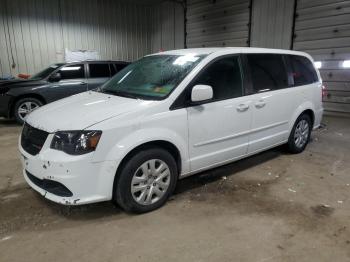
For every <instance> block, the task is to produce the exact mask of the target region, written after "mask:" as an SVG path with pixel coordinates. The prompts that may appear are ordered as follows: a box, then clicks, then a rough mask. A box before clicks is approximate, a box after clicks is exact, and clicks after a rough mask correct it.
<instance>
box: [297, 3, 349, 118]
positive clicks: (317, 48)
mask: <svg viewBox="0 0 350 262" xmlns="http://www.w3.org/2000/svg"><path fill="white" fill-rule="evenodd" d="M293 49H295V50H301V51H305V52H308V53H309V54H311V55H312V56H313V58H314V59H315V60H316V61H320V62H321V63H322V65H321V68H320V72H321V75H322V78H323V80H324V82H325V86H326V87H327V89H328V90H329V91H328V97H327V98H326V99H325V101H324V102H325V103H324V106H325V109H326V110H328V111H337V112H350V84H349V83H350V68H347V64H348V63H350V62H345V63H344V61H346V60H350V0H347V1H344V0H342V1H341V0H297V5H296V20H295V30H294V41H293Z"/></svg>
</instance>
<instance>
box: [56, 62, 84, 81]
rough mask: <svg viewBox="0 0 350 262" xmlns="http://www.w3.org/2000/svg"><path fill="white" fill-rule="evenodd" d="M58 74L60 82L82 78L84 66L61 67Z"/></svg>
mask: <svg viewBox="0 0 350 262" xmlns="http://www.w3.org/2000/svg"><path fill="white" fill-rule="evenodd" d="M58 73H60V74H61V80H65V79H77V78H84V77H85V71H84V64H76V65H69V66H65V67H62V68H61V69H60V70H59V71H58Z"/></svg>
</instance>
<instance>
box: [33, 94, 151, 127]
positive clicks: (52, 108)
mask: <svg viewBox="0 0 350 262" xmlns="http://www.w3.org/2000/svg"><path fill="white" fill-rule="evenodd" d="M152 103H155V101H145V100H139V99H132V98H124V97H119V96H113V95H108V94H103V93H98V92H94V91H90V92H84V93H81V94H78V95H74V96H71V97H68V98H65V99H62V100H58V101H56V102H53V103H51V104H48V105H45V106H43V107H41V108H39V109H37V110H35V111H34V112H32V113H31V114H30V115H28V117H27V119H26V122H27V123H28V124H30V125H31V126H33V127H35V128H38V129H41V130H44V131H47V132H50V133H53V132H56V131H60V130H82V129H85V128H87V127H90V126H92V125H94V124H96V123H99V122H102V121H104V120H107V119H109V118H112V117H116V116H119V115H122V114H126V113H129V112H132V111H136V110H142V111H143V110H144V109H145V108H146V107H148V106H149V105H150V104H152Z"/></svg>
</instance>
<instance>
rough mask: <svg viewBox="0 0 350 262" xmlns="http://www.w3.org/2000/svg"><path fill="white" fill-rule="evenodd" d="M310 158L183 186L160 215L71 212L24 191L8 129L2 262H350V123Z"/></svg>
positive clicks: (0, 165) (316, 136) (108, 209)
mask: <svg viewBox="0 0 350 262" xmlns="http://www.w3.org/2000/svg"><path fill="white" fill-rule="evenodd" d="M323 123H324V124H325V127H324V128H322V129H320V130H317V131H315V132H314V133H313V136H312V142H311V143H310V144H309V146H308V147H307V150H306V151H305V152H303V153H302V154H299V155H290V154H288V153H286V152H285V151H284V150H283V148H276V149H273V150H270V151H267V152H264V153H262V154H259V155H257V156H254V157H250V158H248V159H245V160H242V161H239V162H236V163H233V164H231V165H227V166H224V167H222V168H218V169H215V170H211V171H209V172H205V173H203V174H200V175H197V176H192V177H189V178H187V179H184V180H181V181H180V182H179V183H178V186H177V190H176V194H175V195H174V196H173V197H172V198H171V199H170V201H169V202H168V203H167V204H166V205H165V206H164V207H163V208H161V209H159V210H157V211H155V212H151V213H148V214H144V215H130V214H126V213H124V212H123V211H121V210H120V209H119V208H117V207H115V206H114V205H113V204H112V203H108V202H107V203H99V204H93V205H87V206H79V207H73V208H69V207H64V206H59V205H57V204H54V203H52V202H50V201H48V200H45V199H43V198H42V197H41V196H40V195H39V194H37V193H36V192H34V191H33V190H31V189H30V188H29V187H28V186H27V185H26V184H25V182H24V179H23V177H22V175H21V167H20V162H19V158H18V153H17V139H18V134H19V132H20V127H18V126H17V125H15V124H14V123H13V122H11V121H6V120H1V119H0V261H1V262H5V261H6V262H7V261H11V262H12V261H15V262H17V261H26V262H28V261H38V262H39V261H45V262H47V261H64V262H67V261H84V262H86V261H113V262H115V261H261V262H262V261H308V262H309V261H318V262H320V261H327V262H329V261H350V118H346V117H325V118H324V121H323Z"/></svg>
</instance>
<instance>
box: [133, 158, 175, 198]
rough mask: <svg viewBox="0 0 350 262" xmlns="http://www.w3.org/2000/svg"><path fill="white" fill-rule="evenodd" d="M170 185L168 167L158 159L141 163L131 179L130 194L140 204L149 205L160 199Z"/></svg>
mask: <svg viewBox="0 0 350 262" xmlns="http://www.w3.org/2000/svg"><path fill="white" fill-rule="evenodd" d="M169 185H170V169H169V167H168V165H167V164H166V163H165V162H164V161H162V160H160V159H151V160H148V161H146V162H145V163H143V164H142V165H141V166H140V167H139V168H138V169H137V170H136V172H135V173H134V176H133V178H132V180H131V194H132V196H133V198H134V200H135V201H136V202H137V203H138V204H140V205H151V204H154V203H155V202H157V201H158V200H160V199H161V198H162V197H163V196H164V194H165V193H166V192H167V190H168V188H169Z"/></svg>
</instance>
